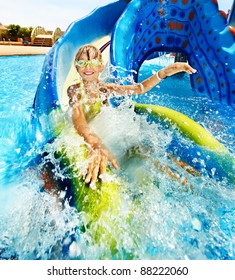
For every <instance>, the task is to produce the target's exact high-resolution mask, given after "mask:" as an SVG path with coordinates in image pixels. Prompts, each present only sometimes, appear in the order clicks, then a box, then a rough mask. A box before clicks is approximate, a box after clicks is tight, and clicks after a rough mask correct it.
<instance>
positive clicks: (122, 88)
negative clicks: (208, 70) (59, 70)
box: [67, 45, 196, 188]
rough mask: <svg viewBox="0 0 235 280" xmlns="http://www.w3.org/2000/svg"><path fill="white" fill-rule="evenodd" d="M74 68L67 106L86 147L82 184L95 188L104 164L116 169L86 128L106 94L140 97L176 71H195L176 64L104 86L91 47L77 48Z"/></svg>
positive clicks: (98, 60)
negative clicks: (143, 77) (133, 80)
mask: <svg viewBox="0 0 235 280" xmlns="http://www.w3.org/2000/svg"><path fill="white" fill-rule="evenodd" d="M74 63H75V67H76V70H77V72H78V74H79V75H80V77H81V79H82V82H81V83H78V84H74V85H71V86H70V87H69V88H68V90H67V93H68V96H69V103H70V106H71V107H72V119H73V124H74V127H75V129H76V130H77V132H78V133H79V135H81V136H82V137H83V138H84V140H85V141H86V142H87V143H88V144H89V146H90V151H89V153H88V158H89V162H90V163H89V165H88V168H87V174H86V176H85V182H86V183H88V184H89V185H90V187H91V188H94V187H95V182H96V180H97V178H98V176H99V175H100V178H102V177H103V175H104V174H105V172H106V167H107V164H108V162H110V163H111V164H112V166H113V167H114V168H115V169H118V164H117V161H116V159H115V158H114V157H113V156H112V154H111V153H110V152H109V151H108V150H107V149H106V147H105V146H104V145H103V144H102V140H101V139H100V138H99V137H98V136H97V135H96V134H95V133H94V132H93V131H92V130H91V129H90V127H89V122H90V120H92V119H93V118H94V117H95V116H96V115H97V114H98V113H99V112H100V109H101V107H102V106H103V105H105V104H107V103H108V98H109V95H110V94H111V93H112V92H117V93H119V94H123V95H130V94H144V93H145V92H147V91H149V90H151V89H152V88H153V87H154V86H156V85H157V84H158V83H159V82H160V81H161V80H162V79H164V78H166V77H168V76H171V75H174V74H176V73H179V72H183V71H185V72H188V73H189V74H193V73H195V72H196V70H195V69H193V68H192V67H191V66H190V65H188V64H187V63H181V62H176V63H174V64H172V65H169V66H167V67H165V68H163V69H161V70H159V71H158V72H157V73H155V74H154V75H152V76H150V77H149V78H147V79H146V80H144V81H142V82H141V83H138V84H133V85H118V84H104V83H102V82H100V81H99V75H100V74H101V72H102V71H103V69H104V66H103V64H102V56H101V53H100V51H99V50H98V49H97V48H96V47H94V46H93V45H85V46H83V47H81V48H80V49H79V50H78V52H77V54H76V57H75V62H74Z"/></svg>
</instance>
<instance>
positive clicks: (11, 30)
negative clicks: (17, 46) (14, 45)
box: [8, 24, 20, 41]
mask: <svg viewBox="0 0 235 280" xmlns="http://www.w3.org/2000/svg"><path fill="white" fill-rule="evenodd" d="M19 30H20V25H18V24H10V25H8V35H9V37H10V39H11V41H17V38H18V32H19Z"/></svg>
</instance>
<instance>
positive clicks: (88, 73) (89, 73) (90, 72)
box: [83, 71, 94, 76]
mask: <svg viewBox="0 0 235 280" xmlns="http://www.w3.org/2000/svg"><path fill="white" fill-rule="evenodd" d="M83 74H84V75H86V76H91V75H93V74H94V72H93V71H85V72H84V73H83Z"/></svg>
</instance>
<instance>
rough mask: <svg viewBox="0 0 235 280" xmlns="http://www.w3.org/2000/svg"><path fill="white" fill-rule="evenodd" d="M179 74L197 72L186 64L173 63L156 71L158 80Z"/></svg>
mask: <svg viewBox="0 0 235 280" xmlns="http://www.w3.org/2000/svg"><path fill="white" fill-rule="evenodd" d="M179 72H187V73H189V74H193V73H196V72H197V70H196V69H194V68H193V67H191V66H190V65H189V64H188V63H186V62H175V63H173V64H171V65H169V66H167V67H165V68H163V69H161V70H159V71H158V75H159V78H161V79H164V78H166V77H169V76H172V75H174V74H176V73H179Z"/></svg>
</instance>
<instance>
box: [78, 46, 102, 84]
mask: <svg viewBox="0 0 235 280" xmlns="http://www.w3.org/2000/svg"><path fill="white" fill-rule="evenodd" d="M101 59H102V58H101V53H100V51H99V50H97V49H96V48H95V47H94V46H91V45H87V46H84V47H82V48H80V49H79V51H78V53H77V55H76V58H75V67H76V69H77V71H78V73H79V75H80V76H81V78H82V80H83V81H84V82H93V81H94V82H95V81H98V78H99V75H100V73H101V72H102V71H103V69H104V67H103V65H102V62H101ZM78 61H79V62H78ZM82 62H83V63H82Z"/></svg>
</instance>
